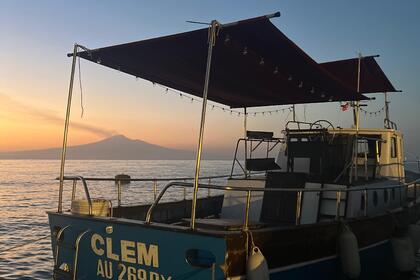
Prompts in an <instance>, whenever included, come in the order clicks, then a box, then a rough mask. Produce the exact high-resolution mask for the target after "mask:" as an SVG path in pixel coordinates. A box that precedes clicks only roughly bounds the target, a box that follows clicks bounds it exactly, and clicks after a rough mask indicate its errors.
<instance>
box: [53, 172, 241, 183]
mask: <svg viewBox="0 0 420 280" xmlns="http://www.w3.org/2000/svg"><path fill="white" fill-rule="evenodd" d="M239 176H243V174H242V173H241V174H232V175H231V174H226V175H216V176H202V177H200V180H208V179H222V178H230V177H239ZM79 178H83V180H85V181H111V182H118V181H121V182H124V181H132V182H154V181H156V182H163V181H167V182H168V181H178V180H179V181H188V180H194V177H165V178H131V179H128V178H117V179H115V178H112V177H82V176H65V177H64V181H72V180H74V179H79ZM58 179H59V178H57V180H58Z"/></svg>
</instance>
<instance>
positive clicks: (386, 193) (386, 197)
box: [384, 190, 389, 203]
mask: <svg viewBox="0 0 420 280" xmlns="http://www.w3.org/2000/svg"><path fill="white" fill-rule="evenodd" d="M388 200H389V193H388V190H384V202H385V203H388Z"/></svg>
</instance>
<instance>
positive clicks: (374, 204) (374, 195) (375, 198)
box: [373, 191, 378, 207]
mask: <svg viewBox="0 0 420 280" xmlns="http://www.w3.org/2000/svg"><path fill="white" fill-rule="evenodd" d="M373 206H375V207H376V206H378V193H377V192H376V191H374V192H373Z"/></svg>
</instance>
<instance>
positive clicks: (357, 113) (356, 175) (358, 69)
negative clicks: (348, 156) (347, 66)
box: [354, 53, 362, 181]
mask: <svg viewBox="0 0 420 280" xmlns="http://www.w3.org/2000/svg"><path fill="white" fill-rule="evenodd" d="M361 62H362V54H361V53H359V58H358V61H357V94H360V66H361V65H360V64H361ZM355 107H356V108H355V113H356V114H355V121H356V123H355V125H356V143H355V155H354V157H355V158H354V160H355V164H354V166H355V168H354V176H355V179H356V181H357V179H358V170H357V168H358V167H357V165H358V162H357V159H358V157H359V123H360V101H356V102H355Z"/></svg>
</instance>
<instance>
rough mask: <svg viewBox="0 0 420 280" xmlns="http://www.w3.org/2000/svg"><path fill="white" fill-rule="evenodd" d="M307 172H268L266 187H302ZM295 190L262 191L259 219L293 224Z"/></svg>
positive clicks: (294, 219) (267, 221)
mask: <svg viewBox="0 0 420 280" xmlns="http://www.w3.org/2000/svg"><path fill="white" fill-rule="evenodd" d="M306 179H307V174H305V173H298V172H276V171H272V172H268V173H267V179H266V183H265V187H266V188H304V187H305V182H306ZM296 200H297V193H296V192H292V191H291V192H264V197H263V202H262V208H261V216H260V221H262V222H266V223H276V224H277V223H281V224H294V223H295V222H296Z"/></svg>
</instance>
